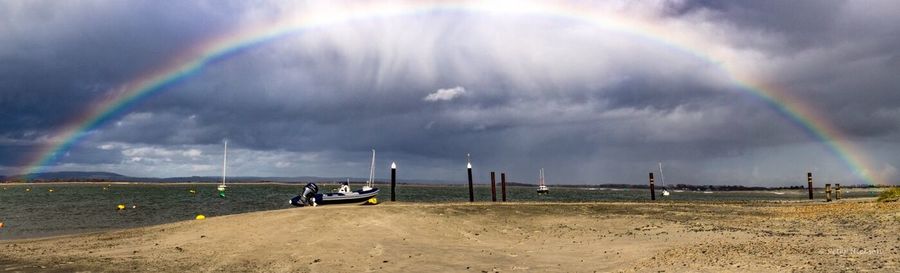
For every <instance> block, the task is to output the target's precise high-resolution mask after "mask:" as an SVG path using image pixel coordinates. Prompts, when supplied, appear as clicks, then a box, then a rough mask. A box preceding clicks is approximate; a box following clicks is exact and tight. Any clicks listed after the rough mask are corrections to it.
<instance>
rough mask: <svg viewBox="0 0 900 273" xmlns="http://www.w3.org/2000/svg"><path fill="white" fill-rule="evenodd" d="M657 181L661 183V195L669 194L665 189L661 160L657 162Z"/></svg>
mask: <svg viewBox="0 0 900 273" xmlns="http://www.w3.org/2000/svg"><path fill="white" fill-rule="evenodd" d="M659 182H660V183H662V187H663V191H662V196H669V190H668V189H666V176H665V175H663V171H662V162H659Z"/></svg>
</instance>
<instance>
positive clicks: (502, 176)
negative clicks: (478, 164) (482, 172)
mask: <svg viewBox="0 0 900 273" xmlns="http://www.w3.org/2000/svg"><path fill="white" fill-rule="evenodd" d="M500 192H502V193H503V194H502V195H503V199H502V200H503V202H506V173H500Z"/></svg>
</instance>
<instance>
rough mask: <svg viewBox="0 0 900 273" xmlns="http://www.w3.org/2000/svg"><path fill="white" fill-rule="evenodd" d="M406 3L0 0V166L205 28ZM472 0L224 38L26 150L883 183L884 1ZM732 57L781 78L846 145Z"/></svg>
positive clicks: (339, 173) (888, 40) (269, 164)
mask: <svg viewBox="0 0 900 273" xmlns="http://www.w3.org/2000/svg"><path fill="white" fill-rule="evenodd" d="M439 2H442V3H445V4H446V3H453V4H454V5H456V6H460V7H465V6H467V5H477V4H474V3H473V2H467V1H452V0H451V1H439ZM409 3H410V2H409V1H391V2H385V1H382V2H367V1H211V0H210V1H199V0H198V1H111V0H107V1H87V0H85V1H81V0H79V1H40V0H36V1H12V0H0V120H2V123H0V174H6V175H13V174H19V173H20V172H22V170H23V169H27V167H29V164H32V163H33V158H35V156H36V155H39V154H40V153H41V151H45V150H46V149H44V148H45V147H49V146H53V145H57V144H59V143H61V142H62V141H64V140H65V137H64V136H65V134H64V133H65V128H68V127H67V126H68V125H71V124H72V123H73V122H77V121H78V117H81V116H84V115H85V113H90V112H91V110H92V109H94V108H96V107H97V106H96V105H98V103H101V102H103V101H104V100H106V99H109V98H110V97H115V96H117V94H119V92H121V90H123V89H127V88H128V87H129V85H130V84H133V83H134V82H135V80H136V79H140V78H141V77H142V76H143V75H147V74H148V73H153V72H155V71H159V70H160V69H162V68H164V67H166V66H167V65H170V64H171V63H173V62H175V63H177V62H180V61H183V60H184V59H185V58H186V57H184V56H191V54H192V53H191V52H192V51H191V50H194V49H196V48H202V46H203V45H205V44H208V43H209V41H215V40H217V39H220V38H222V37H231V36H233V35H234V33H239V32H240V31H245V30H247V29H253V28H254V27H256V28H258V26H265V25H267V24H269V23H271V22H277V21H279V20H285V19H290V17H298V18H300V17H303V16H328V15H329V14H335V13H334V12H333V11H335V10H337V11H342V10H357V11H359V10H362V11H363V13H365V9H367V8H373V7H378V6H382V5H403V4H409ZM420 3H421V1H420ZM493 3H495V4H496V5H497V8H494V9H492V11H491V12H476V11H471V10H468V9H466V8H457V9H452V8H448V9H433V10H428V11H426V12H416V13H408V14H396V15H390V16H372V17H363V18H355V19H352V20H335V21H334V22H332V23H329V24H326V25H320V26H316V27H312V28H305V29H300V30H297V31H292V32H291V33H289V34H286V35H282V36H279V37H277V38H274V39H267V40H264V41H261V42H258V43H254V44H252V45H249V46H247V47H243V48H241V49H240V50H236V51H234V52H229V53H228V54H225V55H224V56H223V57H221V58H219V59H216V60H215V61H214V62H210V63H208V64H206V65H205V66H203V67H202V68H201V69H199V70H198V71H197V72H196V73H193V74H191V75H189V76H187V77H185V78H183V79H181V80H179V81H177V82H175V83H172V84H169V85H166V86H164V87H162V90H159V92H155V93H154V94H153V95H152V96H148V97H147V98H145V99H141V100H139V101H137V102H136V103H135V104H133V105H131V106H130V107H128V108H127V109H125V110H123V111H120V112H118V113H116V114H114V115H112V116H111V117H109V118H108V119H106V120H105V121H104V122H102V123H100V124H98V125H97V126H93V127H91V128H89V130H88V131H87V136H86V137H84V138H82V139H80V140H79V141H77V142H76V143H74V145H72V147H70V148H69V149H65V150H64V151H62V154H61V155H60V156H59V157H58V158H56V159H55V160H52V161H50V162H47V163H46V166H44V167H43V168H41V170H42V171H107V172H116V173H120V174H124V175H131V176H144V177H172V176H195V175H196V176H212V175H219V174H220V173H221V163H222V152H223V151H222V148H223V147H222V146H223V143H224V141H225V140H227V141H228V145H229V152H228V159H229V162H228V164H229V166H228V170H229V175H233V176H322V177H366V176H367V175H368V166H369V163H370V162H369V160H370V156H371V155H370V153H371V149H376V150H377V161H376V167H377V169H376V176H378V177H387V176H388V174H389V172H388V170H389V169H388V167H389V166H390V163H391V162H392V161H395V162H396V163H397V165H398V169H399V172H400V176H401V178H404V179H428V180H446V181H464V180H465V179H466V174H465V165H466V154H471V158H472V164H473V165H474V172H475V173H476V180H479V181H477V182H484V181H486V180H487V179H488V175H489V172H490V171H496V172H506V173H507V174H508V176H509V177H510V180H512V181H517V182H526V183H536V181H537V178H538V170H539V169H540V168H544V169H545V170H546V171H545V172H546V180H547V182H548V183H549V184H554V183H559V184H595V183H628V184H639V183H645V180H646V177H647V173H648V172H650V171H658V164H659V163H662V165H663V168H664V172H665V173H664V174H665V179H666V182H667V183H685V184H721V185H745V186H757V185H762V186H786V185H787V186H790V185H803V184H805V176H806V172H807V171H813V172H814V173H815V176H816V179H817V181H822V183H827V182H834V183H845V184H858V183H866V181H865V180H864V179H863V177H865V176H868V177H872V178H873V180H875V181H880V182H882V183H887V184H895V185H896V184H898V182H900V172H898V168H900V90H898V86H900V77H898V75H900V28H898V27H896V26H898V25H900V2H898V1H768V0H765V1H688V0H672V1H602V2H596V3H595V2H585V1H572V2H563V4H559V5H560V6H574V7H577V9H578V10H580V11H583V12H584V13H585V14H593V15H594V16H596V17H598V18H600V17H603V16H606V15H609V16H615V17H616V18H627V20H633V21H634V22H640V23H641V24H645V25H650V26H654V27H655V28H657V29H662V30H664V31H663V32H661V33H662V34H660V33H656V34H647V33H640V32H633V31H622V30H620V29H617V28H614V27H608V26H603V25H598V24H596V23H592V22H590V21H588V20H583V19H578V18H573V17H571V16H561V15H559V14H541V13H540V12H537V13H533V12H532V13H527V12H526V13H521V12H513V11H514V9H515V7H516V6H522V5H525V6H527V4H522V3H526V2H521V1H520V2H517V4H509V5H508V8H509V11H510V12H506V9H505V8H504V7H505V6H504V4H502V3H499V2H493ZM536 5H537V6H540V5H547V2H543V3H537V4H536ZM338 13H339V12H338ZM679 41H689V43H688V44H686V45H684V44H681V45H679V43H680V42H679ZM704 56H707V57H704ZM708 56H713V57H708ZM187 59H190V57H187ZM735 75H738V76H740V77H739V79H738V78H736V77H735ZM741 79H751V80H752V82H760V83H766V84H767V86H778V88H775V89H773V90H771V91H772V92H776V93H777V94H778V95H784V96H788V97H793V98H797V99H796V100H795V101H791V102H790V103H792V104H791V105H793V104H802V105H803V107H806V108H808V109H812V110H813V112H814V113H816V114H815V115H816V116H815V118H816V119H817V120H821V121H822V122H825V123H827V126H829V127H832V128H834V129H835V131H836V132H838V133H839V135H840V136H841V137H840V138H839V139H837V140H836V141H838V142H837V145H840V146H843V145H848V146H852V147H855V149H854V150H853V151H852V152H851V155H852V156H854V157H858V158H860V159H861V161H862V162H864V164H862V166H859V167H858V168H857V167H854V166H850V165H848V164H847V163H846V162H845V161H844V160H842V159H841V158H840V157H839V156H838V155H837V154H836V153H835V152H834V151H833V149H831V147H830V146H829V145H826V143H825V141H824V140H823V139H822V138H819V137H816V136H815V135H812V134H810V133H809V130H808V128H803V126H802V125H801V124H798V123H797V122H796V121H792V120H791V118H790V117H789V116H788V115H786V114H785V113H784V112H780V111H778V110H777V109H775V107H773V105H772V103H771V102H769V101H766V100H765V99H763V98H761V97H760V96H759V95H758V94H755V93H754V92H752V91H748V90H747V88H746V87H745V86H743V85H742V84H741V83H740V82H738V81H739V80H741Z"/></svg>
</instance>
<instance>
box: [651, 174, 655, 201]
mask: <svg viewBox="0 0 900 273" xmlns="http://www.w3.org/2000/svg"><path fill="white" fill-rule="evenodd" d="M650 200H656V188H655V186H654V185H653V173H650Z"/></svg>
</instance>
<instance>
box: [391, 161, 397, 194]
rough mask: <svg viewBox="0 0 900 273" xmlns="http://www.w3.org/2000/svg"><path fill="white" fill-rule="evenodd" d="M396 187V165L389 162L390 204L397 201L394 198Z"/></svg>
mask: <svg viewBox="0 0 900 273" xmlns="http://www.w3.org/2000/svg"><path fill="white" fill-rule="evenodd" d="M395 187H397V163H396V162H391V202H394V201H397V198H395V197H394V194H395V192H394V188H395Z"/></svg>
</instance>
